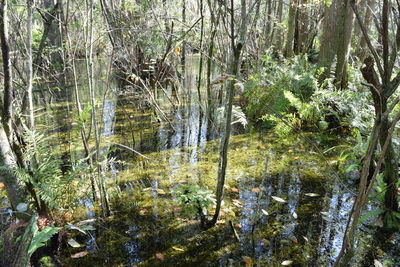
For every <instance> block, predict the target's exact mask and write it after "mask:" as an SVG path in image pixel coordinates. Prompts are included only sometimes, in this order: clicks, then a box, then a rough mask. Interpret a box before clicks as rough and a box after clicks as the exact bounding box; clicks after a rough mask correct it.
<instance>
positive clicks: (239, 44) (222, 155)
mask: <svg viewBox="0 0 400 267" xmlns="http://www.w3.org/2000/svg"><path fill="white" fill-rule="evenodd" d="M233 1H234V0H231V11H230V13H231V14H230V17H231V21H230V24H231V25H230V38H231V40H230V41H231V51H232V55H231V61H230V67H231V69H230V74H231V75H232V77H234V79H231V80H230V81H229V84H228V88H227V96H226V97H227V103H226V106H225V125H224V131H223V133H222V137H221V143H220V152H219V167H218V183H217V193H216V208H215V213H214V216H213V218H212V219H211V221H209V222H208V223H207V225H206V226H207V227H212V226H214V225H215V224H216V223H217V220H218V218H219V213H220V211H221V204H222V200H223V195H224V184H225V176H226V168H227V165H228V146H229V138H230V135H231V122H232V105H233V97H234V95H235V91H234V90H235V83H236V79H237V76H238V74H239V66H240V56H241V53H242V49H243V45H244V42H245V38H246V31H247V10H246V0H241V23H240V29H239V34H238V35H239V40H238V41H236V40H235V39H236V38H235V25H234V5H233Z"/></svg>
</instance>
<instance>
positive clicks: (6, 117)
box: [0, 0, 13, 140]
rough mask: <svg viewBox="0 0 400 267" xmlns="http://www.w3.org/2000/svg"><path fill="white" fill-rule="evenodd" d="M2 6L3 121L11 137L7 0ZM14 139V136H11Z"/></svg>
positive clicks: (0, 21) (10, 82)
mask: <svg viewBox="0 0 400 267" xmlns="http://www.w3.org/2000/svg"><path fill="white" fill-rule="evenodd" d="M0 3H1V7H0V39H1V52H2V56H3V70H4V93H3V94H4V100H3V103H2V104H3V106H2V107H1V108H2V122H3V127H4V130H5V131H6V134H7V137H8V138H10V137H11V133H12V129H11V128H12V123H11V121H12V116H13V107H12V105H13V88H12V76H11V60H10V46H9V41H8V16H7V12H8V3H7V0H1V2H0ZM10 140H12V138H10Z"/></svg>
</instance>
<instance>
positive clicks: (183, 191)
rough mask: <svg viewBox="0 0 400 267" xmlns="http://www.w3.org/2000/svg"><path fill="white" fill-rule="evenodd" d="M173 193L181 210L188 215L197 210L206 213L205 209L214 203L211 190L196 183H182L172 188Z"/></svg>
mask: <svg viewBox="0 0 400 267" xmlns="http://www.w3.org/2000/svg"><path fill="white" fill-rule="evenodd" d="M174 193H175V194H176V195H177V197H178V202H179V203H180V205H181V206H182V209H183V211H184V212H185V213H186V214H188V215H194V214H196V213H197V214H198V213H199V212H202V214H207V209H208V208H209V207H210V206H211V205H213V204H215V198H214V194H213V192H212V191H211V190H208V189H205V188H202V187H200V186H198V185H193V184H183V185H180V186H179V187H178V188H177V189H176V190H174Z"/></svg>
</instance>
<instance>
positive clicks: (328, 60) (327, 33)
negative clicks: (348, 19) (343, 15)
mask: <svg viewBox="0 0 400 267" xmlns="http://www.w3.org/2000/svg"><path fill="white" fill-rule="evenodd" d="M337 6H338V1H337V0H335V1H332V3H331V5H330V6H325V11H324V19H323V22H322V35H321V41H320V43H321V47H320V50H319V58H318V61H319V65H320V66H321V67H324V68H325V75H324V76H325V77H328V76H329V75H330V72H331V68H332V65H333V61H334V59H335V56H336V50H337V42H336V37H337V36H336V35H337V33H336V24H337V23H336V18H337V16H338V7H337Z"/></svg>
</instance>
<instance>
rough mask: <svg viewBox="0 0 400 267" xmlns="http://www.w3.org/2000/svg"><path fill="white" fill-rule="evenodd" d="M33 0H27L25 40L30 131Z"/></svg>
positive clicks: (32, 120)
mask: <svg viewBox="0 0 400 267" xmlns="http://www.w3.org/2000/svg"><path fill="white" fill-rule="evenodd" d="M34 4H35V3H34V0H27V6H28V16H27V40H26V47H27V50H28V53H27V54H28V60H27V70H28V79H27V82H28V102H29V122H30V125H29V126H30V128H31V130H32V131H34V130H35V117H34V112H33V96H32V82H33V65H32V64H33V62H32V22H33V8H34Z"/></svg>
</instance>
